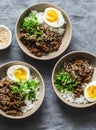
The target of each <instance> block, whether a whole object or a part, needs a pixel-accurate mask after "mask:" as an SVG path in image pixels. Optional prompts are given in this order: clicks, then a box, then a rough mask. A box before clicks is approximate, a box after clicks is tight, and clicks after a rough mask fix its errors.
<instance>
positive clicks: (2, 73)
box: [0, 61, 45, 119]
mask: <svg viewBox="0 0 96 130" xmlns="http://www.w3.org/2000/svg"><path fill="white" fill-rule="evenodd" d="M13 65H24V66H26V67H28V68H29V70H30V75H31V76H34V77H37V78H38V79H39V82H40V84H39V86H40V90H39V91H40V95H39V99H38V100H36V101H35V102H34V104H33V108H32V109H30V110H29V111H27V112H26V113H24V114H23V116H11V115H7V114H6V113H5V112H4V111H2V110H1V109H0V114H1V115H3V116H5V117H8V118H12V119H21V118H25V117H28V116H30V115H32V114H33V113H34V112H36V111H37V110H38V109H39V107H40V106H41V104H42V102H43V99H44V95H45V86H44V81H43V79H42V76H41V75H40V73H39V72H38V71H37V70H36V69H35V68H34V67H33V66H31V65H29V64H27V63H25V62H20V61H12V62H8V63H6V64H3V65H1V66H0V80H2V79H3V78H4V77H6V74H7V69H8V68H9V67H11V66H13Z"/></svg>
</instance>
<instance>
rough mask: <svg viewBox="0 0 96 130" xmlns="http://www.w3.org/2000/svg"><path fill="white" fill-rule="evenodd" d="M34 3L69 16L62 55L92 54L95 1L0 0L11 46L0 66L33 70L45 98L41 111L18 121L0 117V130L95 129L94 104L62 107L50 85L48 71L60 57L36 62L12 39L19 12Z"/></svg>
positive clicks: (0, 57)
mask: <svg viewBox="0 0 96 130" xmlns="http://www.w3.org/2000/svg"><path fill="white" fill-rule="evenodd" d="M38 2H49V3H52V4H55V5H57V6H59V7H61V8H62V9H64V10H65V11H66V13H67V14H68V15H69V17H70V20H71V23H72V27H73V35H72V40H71V44H70V46H69V47H68V49H67V50H66V52H65V53H68V52H71V51H74V50H85V51H89V52H91V53H93V54H96V0H62V1H60V0H47V1H45V0H0V24H4V25H6V26H8V27H9V28H10V30H11V31H12V34H13V40H12V45H11V46H10V47H9V48H8V49H6V50H4V51H0V64H3V63H5V62H8V61H13V60H19V61H25V62H27V63H30V64H31V65H33V66H34V67H36V68H37V69H38V70H39V71H40V73H41V75H42V76H43V78H44V81H45V85H46V95H45V99H44V102H43V104H42V106H41V108H40V109H39V110H38V111H37V112H36V113H35V114H34V115H32V116H30V117H29V118H26V119H22V120H11V119H7V118H4V117H2V116H1V115H0V130H39V129H40V130H96V105H95V106H93V107H91V108H87V109H81V110H80V109H74V108H71V107H69V106H67V105H65V104H63V103H62V102H61V101H60V100H59V99H58V98H57V97H56V94H55V93H54V91H53V89H52V85H51V73H52V69H53V67H54V65H55V63H56V62H57V60H58V59H59V58H60V57H61V56H63V55H64V54H65V53H63V54H62V55H61V56H59V57H58V58H56V59H54V60H50V61H45V62H44V61H37V60H35V59H31V58H30V57H28V56H27V55H25V54H24V53H23V52H22V51H21V50H20V48H19V47H18V45H17V42H16V39H15V32H14V30H15V24H16V21H17V18H18V17H19V15H20V13H21V12H22V11H23V10H24V9H25V8H27V7H28V6H30V5H32V4H35V3H38Z"/></svg>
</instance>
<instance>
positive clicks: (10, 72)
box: [7, 65, 30, 81]
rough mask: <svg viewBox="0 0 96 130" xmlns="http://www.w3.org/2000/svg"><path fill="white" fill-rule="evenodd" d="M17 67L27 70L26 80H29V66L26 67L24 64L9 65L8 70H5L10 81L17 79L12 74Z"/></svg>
mask: <svg viewBox="0 0 96 130" xmlns="http://www.w3.org/2000/svg"><path fill="white" fill-rule="evenodd" d="M19 68H22V69H24V70H25V71H26V72H27V80H29V79H30V70H29V68H27V67H26V66H23V65H13V66H11V67H9V68H8V70H7V76H8V78H9V79H10V80H11V81H19V80H18V79H16V78H15V76H14V71H15V70H16V69H19Z"/></svg>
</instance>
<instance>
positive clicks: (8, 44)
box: [0, 25, 12, 50]
mask: <svg viewBox="0 0 96 130" xmlns="http://www.w3.org/2000/svg"><path fill="white" fill-rule="evenodd" d="M0 28H4V29H6V30H7V31H8V32H9V34H10V41H9V43H7V45H6V46H4V47H2V48H0V50H3V49H6V48H7V47H9V46H10V44H11V42H12V33H11V30H10V29H9V28H8V27H7V26H5V25H0Z"/></svg>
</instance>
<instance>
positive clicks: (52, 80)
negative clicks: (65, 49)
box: [51, 51, 96, 108]
mask: <svg viewBox="0 0 96 130" xmlns="http://www.w3.org/2000/svg"><path fill="white" fill-rule="evenodd" d="M79 52H80V53H88V54H90V55H92V56H94V57H96V55H95V54H92V53H90V52H88V51H72V52H69V53H67V54H65V55H64V56H62V57H61V58H60V59H59V60H58V61H57V62H56V63H55V65H54V67H53V71H52V77H51V83H52V88H53V90H54V92H55V94H56V96H57V97H58V98H59V99H60V100H61V101H62V102H63V103H65V104H67V105H68V106H71V107H73V108H86V107H90V106H92V105H95V104H96V102H93V103H91V104H90V106H89V105H88V106H81V105H80V104H79V105H78V104H77V105H76V106H72V105H71V104H72V103H71V102H70V103H69V104H68V101H67V100H66V99H64V100H66V102H64V100H63V99H62V98H61V97H60V96H59V95H58V92H57V91H58V90H57V89H56V87H55V85H54V75H53V74H54V72H55V69H56V66H57V65H58V63H59V62H60V61H61V60H62V59H63V58H64V57H66V56H68V55H69V54H73V53H79ZM73 104H74V103H73Z"/></svg>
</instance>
